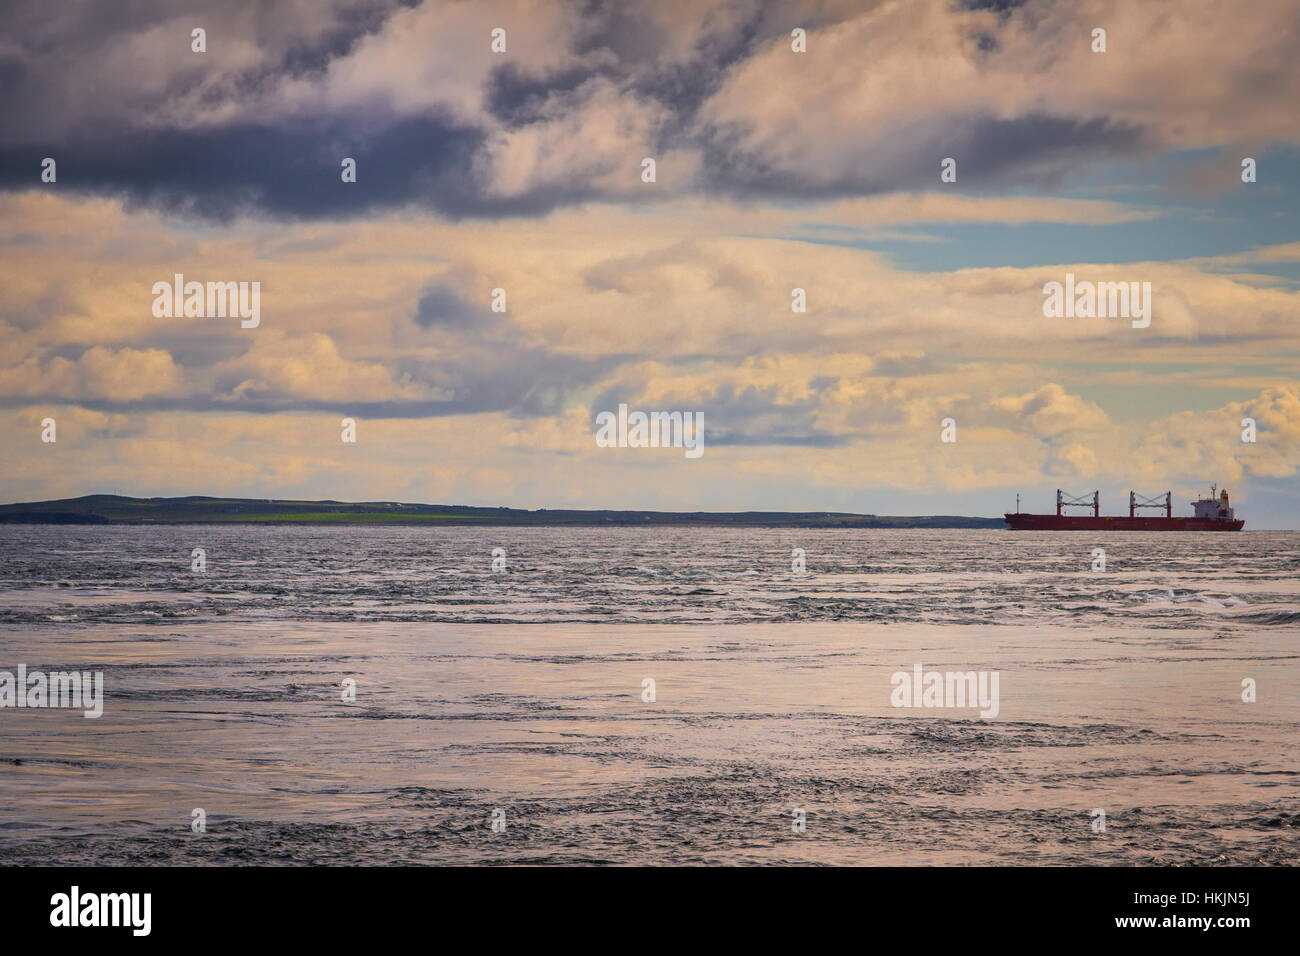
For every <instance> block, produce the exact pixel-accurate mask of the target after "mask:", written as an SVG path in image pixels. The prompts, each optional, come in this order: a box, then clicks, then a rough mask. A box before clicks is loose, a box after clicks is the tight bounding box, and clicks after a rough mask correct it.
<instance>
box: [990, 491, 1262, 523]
mask: <svg viewBox="0 0 1300 956" xmlns="http://www.w3.org/2000/svg"><path fill="white" fill-rule="evenodd" d="M1216 491H1218V488H1217V486H1215V487H1213V488H1211V489H1210V497H1208V498H1201V499H1200V500H1198V501H1193V502H1192V517H1190V518H1175V517H1174V496H1173V493H1172V492H1169V491H1166V492H1165V493H1164V495H1163V496H1161V495H1157V496H1156V497H1154V498H1144V499H1139V498H1138V496H1137V495H1135V494H1134V493H1133V492H1131V491H1130V492H1129V493H1128V517H1127V518H1125V517H1124V516H1122V515H1105V516H1103V515H1102V513H1101V492H1099V491H1094V492H1093V493H1092V496H1091V498H1089V497H1088V496H1087V495H1082V496H1080V497H1078V498H1072V497H1070V496H1069V495H1066V494H1065V493H1064V492H1062V491H1061V490H1060V489H1059V488H1058V489H1057V490H1056V514H1054V515H1031V514H1024V513H1022V512H1021V511H1020V496H1019V495H1016V513H1015V514H1008V515H1005V516H1004V517H1005V518H1006V519H1007V524H1008V525H1010V526H1011V527H1012V529H1014V530H1016V531H1240V530H1241V529H1242V527H1244V526H1245V524H1246V522H1245V521H1244V520H1242V519H1241V518H1238V517H1236V515H1235V514H1234V512H1233V510H1232V508H1231V507H1229V506H1228V490H1227V489H1226V488H1225V489H1224V490H1223V491H1221V492H1219V496H1218V498H1215V496H1214V495H1215V492H1216ZM1065 508H1091V509H1092V514H1090V515H1067V514H1064V513H1063V509H1065ZM1139 508H1163V509H1164V512H1165V514H1164V517H1163V518H1160V517H1150V518H1147V517H1142V516H1140V515H1138V513H1137V512H1138V509H1139Z"/></svg>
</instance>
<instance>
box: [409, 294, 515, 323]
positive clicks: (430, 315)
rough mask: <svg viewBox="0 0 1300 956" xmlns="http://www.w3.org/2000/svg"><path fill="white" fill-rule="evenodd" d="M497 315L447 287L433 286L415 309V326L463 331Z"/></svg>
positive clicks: (423, 295) (421, 297) (422, 295)
mask: <svg viewBox="0 0 1300 956" xmlns="http://www.w3.org/2000/svg"><path fill="white" fill-rule="evenodd" d="M496 314H497V313H494V312H492V311H490V310H485V309H484V308H483V307H482V306H473V305H471V304H470V303H468V302H466V301H465V300H464V299H463V298H461V297H460V295H459V294H457V293H456V292H455V290H453V289H450V288H448V287H447V286H445V285H433V286H431V287H429V288H428V289H426V290H425V291H424V293H423V294H421V296H420V301H419V303H417V305H416V308H415V324H416V325H418V326H419V327H420V328H422V329H430V328H435V327H439V328H450V329H463V328H467V327H469V326H471V325H473V324H474V323H476V322H483V321H484V320H485V319H486V318H487V317H490V316H493V315H496Z"/></svg>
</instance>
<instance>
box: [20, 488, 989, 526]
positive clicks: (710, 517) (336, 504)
mask: <svg viewBox="0 0 1300 956" xmlns="http://www.w3.org/2000/svg"><path fill="white" fill-rule="evenodd" d="M0 523H3V524H323V525H349V524H377V525H461V526H468V525H483V526H489V525H519V526H526V525H533V526H538V527H556V526H565V527H587V528H595V527H628V526H638V527H647V526H656V525H658V526H665V525H697V526H713V527H738V528H1004V527H1006V522H1005V521H1003V520H1002V519H1001V518H970V517H963V516H961V515H913V516H906V515H904V516H891V515H860V514H849V513H841V512H832V511H806V512H788V511H690V512H679V511H605V510H592V511H584V510H567V509H560V510H551V509H547V508H539V509H537V510H536V511H527V510H524V509H522V508H473V507H469V506H467V505H424V504H410V503H407V502H396V501H361V502H355V503H353V502H346V501H281V500H278V499H270V498H208V497H203V496H191V497H188V498H127V497H124V496H122V495H86V496H85V497H82V498H64V499H60V500H58V501H33V502H23V503H17V504H9V505H0Z"/></svg>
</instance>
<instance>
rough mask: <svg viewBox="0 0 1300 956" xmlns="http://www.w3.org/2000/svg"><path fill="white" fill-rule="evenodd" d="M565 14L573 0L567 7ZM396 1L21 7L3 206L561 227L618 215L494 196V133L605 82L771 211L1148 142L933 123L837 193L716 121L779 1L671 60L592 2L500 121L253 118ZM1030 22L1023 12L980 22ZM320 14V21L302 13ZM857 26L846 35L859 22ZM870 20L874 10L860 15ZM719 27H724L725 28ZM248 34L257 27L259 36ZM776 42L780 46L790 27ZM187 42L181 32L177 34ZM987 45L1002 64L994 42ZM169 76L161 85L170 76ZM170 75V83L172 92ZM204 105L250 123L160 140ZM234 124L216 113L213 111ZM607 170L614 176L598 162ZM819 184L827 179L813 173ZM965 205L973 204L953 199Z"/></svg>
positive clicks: (1079, 126) (993, 180)
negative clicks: (114, 72) (53, 202)
mask: <svg viewBox="0 0 1300 956" xmlns="http://www.w3.org/2000/svg"><path fill="white" fill-rule="evenodd" d="M557 2H559V0H557ZM404 5H409V4H403V3H398V2H395V0H353V2H336V3H333V4H328V5H321V6H319V7H318V6H312V7H310V9H311V10H312V12H313V18H312V19H311V20H310V21H308V20H305V19H303V17H302V16H301V12H302V11H301V10H299V8H297V7H291V6H288V5H282V4H274V3H272V4H262V3H255V2H252V0H239V2H235V3H231V4H224V5H219V6H216V7H212V6H209V5H205V4H201V3H194V4H189V5H180V6H178V5H176V4H164V3H162V2H161V0H157V2H143V0H135V2H129V3H122V4H88V5H83V6H81V7H78V15H76V16H73V15H69V14H62V15H61V14H59V13H58V12H57V8H56V7H55V6H52V5H49V4H47V3H45V2H44V0H24V2H20V3H17V4H15V5H12V6H11V7H10V8H8V9H7V11H6V12H5V13H4V14H3V15H2V16H0V28H2V29H0V32H2V33H3V34H4V35H7V36H10V37H20V38H22V39H21V45H19V44H14V45H12V46H10V47H8V48H5V47H3V46H0V49H7V51H8V52H6V53H3V54H0V78H3V80H4V82H3V83H0V110H3V112H4V115H5V116H6V122H5V123H4V125H3V127H0V189H6V190H18V189H35V188H41V184H40V181H39V175H40V162H41V160H42V159H43V158H44V157H46V156H51V157H53V158H55V159H56V161H57V162H58V173H59V179H58V188H59V189H60V190H63V189H68V190H74V191H80V192H89V193H96V194H107V195H120V196H124V197H125V198H126V199H127V201H128V203H130V204H137V205H146V206H148V207H151V208H160V209H163V210H166V211H169V212H175V213H181V214H185V215H192V216H198V217H201V218H204V219H209V220H216V221H228V220H229V219H231V218H232V217H233V216H235V215H239V214H249V215H256V216H263V217H268V218H275V219H310V218H347V217H352V216H360V215H367V214H370V213H374V212H377V211H382V210H388V209H395V208H401V207H405V206H415V207H418V208H425V209H429V210H433V211H435V212H437V213H440V214H442V215H445V216H448V217H451V218H459V217H501V216H517V215H542V214H545V213H547V212H549V211H551V210H553V209H555V208H557V207H561V206H566V205H572V204H578V203H582V202H586V201H590V200H595V199H601V198H604V197H603V194H602V193H601V192H600V190H599V189H597V188H595V187H594V186H592V185H590V184H589V183H588V182H586V181H584V178H583V177H581V176H574V177H570V178H568V179H565V178H563V177H550V178H548V179H547V180H546V181H545V182H538V183H534V184H532V185H530V186H527V187H525V188H522V189H520V190H519V191H517V192H515V193H512V194H511V195H510V196H508V197H504V198H503V197H502V196H501V195H500V194H498V193H496V192H493V190H492V188H491V185H492V184H491V183H490V182H489V181H487V180H486V178H485V177H486V176H487V173H486V172H485V170H488V169H490V168H491V165H492V164H491V159H492V157H493V153H492V150H493V149H494V148H495V143H496V140H495V138H494V133H499V132H500V131H503V130H504V131H510V130H517V129H521V128H524V127H527V126H529V125H531V124H536V123H542V122H546V121H553V120H555V119H557V118H559V117H564V116H566V115H569V114H572V113H576V112H578V111H581V110H582V109H584V108H585V107H586V105H587V102H588V100H587V97H586V96H585V95H584V93H583V89H584V84H589V83H591V82H592V81H595V80H600V81H602V82H604V83H610V84H613V85H614V86H615V88H616V89H618V90H619V91H621V93H622V94H623V95H625V96H627V97H629V98H631V99H633V100H635V101H638V102H648V103H653V104H657V105H658V106H660V107H663V110H662V116H663V117H665V118H663V119H661V120H658V121H657V125H656V126H655V128H654V129H652V130H651V132H650V134H649V135H650V137H651V139H652V147H653V148H655V149H664V150H668V149H673V150H682V151H686V152H694V153H696V154H698V155H699V156H700V157H701V159H702V162H701V164H700V169H701V173H700V175H699V178H698V180H697V181H696V182H693V183H675V184H672V186H671V187H668V188H664V189H661V190H660V191H659V193H658V195H659V196H661V197H671V196H672V195H674V192H677V193H680V191H700V192H704V193H706V194H722V195H727V196H731V197H736V198H758V199H765V200H799V199H830V198H839V197H846V196H855V195H866V194H871V193H877V192H886V191H894V190H912V189H919V188H932V187H933V185H934V182H935V173H934V157H935V156H948V155H952V156H960V157H961V176H960V182H961V186H960V188H961V189H962V190H967V189H971V190H979V189H981V188H994V187H997V186H1001V185H1005V184H1008V183H1010V184H1015V185H1022V186H1038V185H1046V184H1050V183H1052V182H1054V181H1055V179H1056V178H1057V177H1059V175H1060V174H1061V173H1062V172H1063V171H1065V170H1067V169H1068V168H1070V167H1071V166H1073V165H1075V164H1078V163H1080V162H1085V161H1088V160H1091V159H1095V158H1098V157H1106V156H1114V155H1120V154H1125V153H1131V152H1132V151H1134V150H1135V149H1138V148H1139V147H1140V146H1141V144H1142V140H1143V133H1142V131H1141V130H1140V129H1135V128H1129V127H1122V126H1117V125H1113V124H1109V123H1108V122H1107V121H1106V120H1104V119H1094V120H1088V121H1076V120H1072V119H1067V118H1059V117H1052V116H1046V115H1031V116H1024V117H1018V118H1012V119H1002V118H995V117H991V116H990V117H983V118H981V117H973V118H965V117H963V118H957V119H954V118H952V117H934V116H930V117H925V116H924V115H922V116H921V117H920V118H919V120H918V126H917V127H916V129H914V130H912V131H911V132H909V136H911V137H912V138H913V139H914V140H915V142H914V143H913V145H912V147H911V148H909V149H908V150H907V151H906V155H904V156H901V157H899V158H898V159H897V160H896V161H894V162H892V163H889V164H886V165H882V164H881V162H880V157H878V156H872V155H866V154H865V153H866V152H867V151H866V150H865V148H864V156H863V161H862V163H860V164H856V166H855V168H854V170H853V171H852V172H850V173H846V174H844V175H843V176H841V177H839V178H837V179H832V180H830V181H827V180H825V179H824V177H822V176H821V175H817V176H813V175H810V173H811V172H814V171H810V170H804V169H799V168H791V167H789V166H788V165H784V164H777V163H775V162H774V161H773V160H771V159H770V158H769V157H768V156H767V155H766V154H765V153H764V152H763V151H762V149H761V148H754V147H752V146H750V145H747V144H748V143H749V138H748V136H747V132H748V131H747V130H746V129H744V128H741V127H738V126H724V125H709V124H703V123H701V122H700V121H699V114H700V108H701V106H702V105H703V104H704V103H705V102H706V101H707V100H708V99H709V97H710V96H712V95H713V94H714V93H716V92H717V91H718V90H719V89H720V87H721V85H722V84H723V82H724V81H725V79H726V78H727V76H728V71H729V69H730V68H731V67H733V66H735V65H737V64H739V63H741V62H743V61H744V60H745V59H746V58H748V57H750V56H752V55H753V54H755V53H756V52H758V51H760V50H763V49H767V48H769V47H770V45H771V44H773V43H783V42H787V40H788V25H789V24H788V16H784V15H782V10H783V8H782V6H781V5H780V4H776V3H772V2H757V0H755V2H751V3H738V4H734V5H731V6H728V7H726V8H725V10H726V15H725V16H718V17H716V18H712V19H708V18H705V16H704V11H701V18H702V22H705V23H707V24H709V25H708V26H707V27H706V28H704V29H702V30H701V31H700V32H699V33H698V34H696V35H695V39H694V41H693V42H692V44H691V46H690V48H689V49H678V48H674V46H673V43H674V39H673V36H674V33H673V31H671V30H669V29H668V28H667V26H666V25H665V23H664V22H663V20H662V18H663V17H665V16H667V15H669V14H668V13H667V12H666V11H665V10H663V9H659V8H656V7H655V6H654V5H652V4H650V3H648V2H647V3H627V2H579V0H572V2H571V6H572V7H573V8H574V9H576V10H577V11H578V14H579V15H577V16H575V17H574V18H573V22H574V24H575V27H574V31H575V32H574V35H572V36H571V37H569V38H568V44H569V53H570V54H572V57H571V58H570V59H571V60H572V62H570V63H568V64H567V65H566V66H564V67H563V68H562V69H558V70H552V71H549V72H541V73H530V72H528V71H527V70H525V69H523V68H522V67H520V66H519V65H517V64H516V63H514V62H511V61H509V60H506V59H504V58H503V62H502V64H501V65H499V66H497V67H496V68H495V69H493V70H491V71H490V72H489V73H488V74H487V75H486V80H485V87H484V89H483V94H484V102H485V109H484V111H483V115H481V116H480V117H476V118H467V117H465V116H464V115H463V114H457V116H456V118H453V114H452V113H451V112H450V111H448V110H439V109H429V110H426V111H425V112H423V113H420V114H418V115H405V116H396V115H390V114H388V113H386V112H385V111H384V110H383V109H368V110H365V111H364V112H357V111H358V110H359V108H357V107H351V108H350V109H352V110H353V111H354V112H353V113H346V112H341V111H340V112H337V113H329V112H328V110H329V105H328V104H324V105H318V106H316V107H314V109H316V110H318V111H322V110H323V111H325V112H323V113H321V112H318V113H314V114H312V115H298V116H294V117H292V118H290V119H289V120H286V121H279V120H277V121H276V122H271V121H270V120H269V118H267V119H262V118H259V117H258V115H257V114H256V111H255V110H251V109H249V108H247V105H248V104H251V103H253V102H255V101H257V99H258V98H259V97H261V96H263V95H265V94H266V93H267V92H268V91H273V90H275V89H276V86H277V84H278V83H280V82H281V81H282V80H284V79H286V78H297V79H299V80H302V79H304V78H305V79H307V80H308V81H310V80H311V79H312V78H313V77H314V76H317V75H323V71H324V70H325V69H326V68H327V67H328V66H329V65H330V64H332V63H335V62H337V61H339V59H340V58H343V57H346V56H348V54H349V53H351V52H353V51H354V50H355V49H356V47H357V44H358V43H359V42H360V41H361V40H362V39H363V38H364V37H367V36H371V35H373V34H376V33H377V32H379V31H381V30H382V29H383V28H384V26H385V25H386V24H387V23H388V22H389V20H390V19H391V17H392V16H393V14H394V13H395V12H397V11H398V10H399V9H400V8H401V7H402V6H404ZM968 6H978V7H981V8H985V9H992V10H996V11H997V12H998V13H999V14H1001V17H1002V18H1006V17H1008V16H1012V15H1017V16H1019V15H1021V12H1020V11H1016V10H1015V8H1016V7H1017V4H1015V3H1013V2H983V3H978V4H968ZM304 9H306V8H304ZM830 10H831V8H829V7H827V8H823V9H821V10H816V9H815V10H814V11H813V12H809V11H808V10H801V11H800V14H801V20H800V22H801V23H804V24H805V26H807V27H808V28H809V29H819V28H824V27H826V26H829V25H830V23H831V18H832V17H834V16H835V15H836V14H834V13H832V12H828V11H830ZM854 12H855V11H853V10H852V9H851V5H850V7H846V8H845V9H844V10H843V11H842V12H841V13H840V14H839V16H848V15H853V13H854ZM858 12H860V11H858ZM185 14H191V16H190V17H189V19H192V20H193V21H194V22H195V23H196V24H199V23H202V24H205V25H206V27H205V28H206V29H208V30H209V35H210V43H212V44H213V50H214V52H211V53H209V54H207V55H208V56H210V57H212V60H211V61H210V62H211V64H212V65H213V66H214V67H218V66H219V64H220V63H221V62H222V61H221V60H220V53H219V52H217V43H218V40H219V38H220V37H222V36H227V37H229V36H232V35H235V31H236V30H242V31H243V32H242V33H239V34H238V36H239V38H240V39H241V41H242V42H245V43H253V44H255V45H256V49H257V53H258V57H257V59H256V62H254V63H252V64H246V65H244V66H242V67H241V68H240V69H238V70H233V71H231V72H230V73H229V74H222V73H220V71H219V69H217V70H206V69H197V70H196V67H195V64H194V62H193V61H191V60H190V59H188V58H187V57H188V53H187V52H186V51H188V42H189V41H188V35H187V34H186V33H185V32H184V31H183V30H182V27H181V26H180V25H178V24H180V23H181V22H182V21H184V22H188V20H185ZM715 21H716V22H715ZM250 23H251V27H250ZM164 25H165V29H167V30H170V31H175V32H176V36H175V37H172V38H171V41H168V42H172V41H174V42H175V43H176V44H177V47H176V48H172V47H169V48H168V49H169V51H170V53H171V55H172V56H173V57H175V56H176V55H177V50H178V49H179V50H180V51H181V54H180V56H181V58H180V59H179V60H177V59H174V58H173V59H171V60H167V59H165V58H164V59H163V60H161V61H160V63H159V64H150V65H149V66H145V67H142V73H141V76H142V80H143V81H142V82H140V83H138V84H133V83H127V84H126V85H125V86H124V87H123V89H124V90H125V92H122V91H121V90H117V89H114V90H112V91H100V90H97V89H94V88H90V87H92V86H93V84H89V85H88V83H87V81H86V80H85V77H87V76H89V77H96V76H99V75H100V74H99V73H97V72H96V71H97V70H103V69H104V68H105V66H104V63H103V62H102V61H103V59H104V56H105V51H106V50H108V49H109V48H110V43H111V42H117V41H122V42H125V41H127V40H130V39H131V38H133V37H136V36H139V35H146V34H147V33H148V31H150V30H157V29H159V28H161V27H163V26H164ZM778 27H779V28H778ZM169 35H170V34H169ZM980 47H981V49H984V50H986V51H988V50H993V49H995V48H996V37H995V36H994V35H993V34H987V35H984V36H983V37H982V38H981V39H980ZM151 71H152V72H151ZM155 73H156V75H155ZM195 97H198V99H199V101H200V102H201V103H202V104H204V106H205V107H211V108H214V114H213V115H229V116H231V117H233V118H231V119H229V120H223V121H220V122H214V121H212V120H210V119H209V121H208V122H207V123H206V124H205V125H203V126H199V127H193V128H181V127H179V126H178V125H176V124H172V125H160V121H159V119H158V117H159V116H161V115H172V114H173V113H174V112H175V110H176V108H177V107H178V105H179V104H180V103H189V102H193V101H194V98H195ZM218 106H221V107H226V109H222V110H215V108H216V107H218ZM345 156H349V157H353V158H355V159H356V160H357V164H358V175H357V182H356V183H355V184H353V183H348V184H344V183H342V182H341V180H340V176H339V172H340V168H339V163H340V160H341V159H342V158H343V157H345ZM593 168H600V165H599V164H596V165H595V166H593ZM816 172H820V171H816ZM953 188H954V189H956V188H958V187H956V186H954V187H953Z"/></svg>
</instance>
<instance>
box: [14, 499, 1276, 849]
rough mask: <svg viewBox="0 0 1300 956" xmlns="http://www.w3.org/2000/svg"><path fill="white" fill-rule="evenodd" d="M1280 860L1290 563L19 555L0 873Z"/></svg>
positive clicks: (741, 542) (449, 531) (965, 545)
mask: <svg viewBox="0 0 1300 956" xmlns="http://www.w3.org/2000/svg"><path fill="white" fill-rule="evenodd" d="M20 666H22V667H24V668H25V669H26V672H27V674H28V675H31V674H32V673H33V672H40V673H44V674H53V673H56V672H72V671H77V672H84V673H86V674H90V673H99V674H102V701H101V703H102V715H101V716H99V717H86V716H85V712H84V709H78V708H73V707H50V706H44V707H42V706H37V707H21V708H20V707H17V706H13V705H14V704H15V702H16V699H17V696H18V693H19V691H18V690H17V689H15V690H14V692H13V693H11V694H10V696H9V698H8V700H7V704H8V705H5V704H6V700H5V699H4V697H3V680H4V674H5V673H8V674H11V675H16V674H17V673H18V668H19V667H20ZM932 675H937V683H934V682H933V681H932V680H931V676H932ZM950 675H957V680H956V681H955V683H954V681H953V680H951V679H950ZM966 675H969V677H970V680H971V681H972V682H971V683H969V684H963V682H964V681H965V680H966ZM976 678H978V681H979V682H980V683H979V686H980V687H981V688H984V689H985V690H989V691H993V690H995V691H996V702H995V703H996V706H992V707H990V706H983V707H981V706H980V705H979V703H978V702H976V701H974V700H973V699H971V698H970V697H967V698H966V699H965V700H963V699H962V697H961V694H960V690H961V688H962V687H963V686H969V687H971V688H973V687H975V686H976V684H975V680H976ZM29 680H30V676H29ZM12 681H13V682H16V677H14V678H12ZM12 686H13V683H11V687H12ZM923 688H924V693H922V692H921V691H922V689H923ZM931 689H934V693H933V694H931V693H930V690H931ZM914 691H915V693H913V692H914ZM30 699H31V698H24V700H25V701H27V700H30ZM50 702H51V701H47V703H50ZM985 703H986V704H987V703H988V701H985ZM1298 862H1300V533H1297V532H1281V531H1279V532H1268V531H1244V532H1241V533H1239V534H1222V533H1124V532H1112V533H1102V534H1092V533H1087V532H1012V531H996V530H856V529H855V530H838V529H837V530H805V529H788V528H783V529H754V528H746V529H724V528H698V527H689V528H674V527H663V526H656V527H626V526H617V527H607V528H542V527H454V528H453V527H446V528H419V527H381V526H363V527H333V526H292V525H256V524H253V525H180V526H173V525H156V526H150V525H138V526H34V525H8V526H0V863H7V864H92V865H119V864H171V865H175V864H194V865H231V864H262V865H275V864H284V865H308V864H310V865H336V864H337V865H378V864H417V865H424V864H456V865H476V864H489V865H503V864H504V865H521V864H522V865H530V864H604V865H636V864H656V865H699V864H732V865H743V864H777V865H781V864H786V865H788V864H795V865H881V864H897V865H975V864H1013V865H1030V866H1034V865H1063V864H1101V865H1151V866H1159V865H1185V864H1281V865H1295V864H1296V863H1298Z"/></svg>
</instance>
